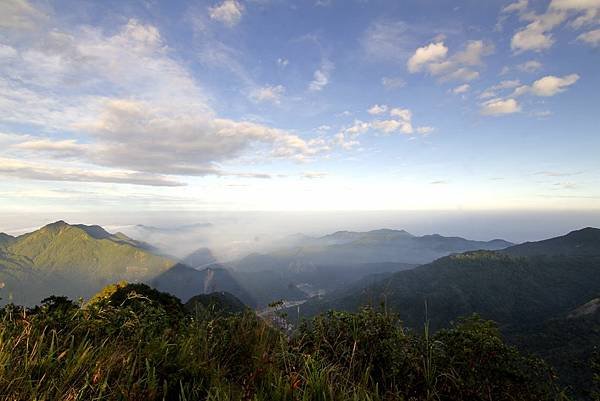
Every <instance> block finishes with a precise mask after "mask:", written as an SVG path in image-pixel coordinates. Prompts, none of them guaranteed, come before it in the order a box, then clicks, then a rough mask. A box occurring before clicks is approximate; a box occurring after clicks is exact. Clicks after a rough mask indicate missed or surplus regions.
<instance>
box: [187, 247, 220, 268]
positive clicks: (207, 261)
mask: <svg viewBox="0 0 600 401" xmlns="http://www.w3.org/2000/svg"><path fill="white" fill-rule="evenodd" d="M181 263H183V264H184V265H186V266H189V267H193V268H194V269H196V268H199V267H205V266H208V265H212V264H213V263H217V259H216V258H215V256H214V255H213V253H212V252H211V250H210V249H208V248H200V249H197V250H195V251H194V252H192V253H191V254H189V255H188V256H186V257H185V258H183V259H182V260H181Z"/></svg>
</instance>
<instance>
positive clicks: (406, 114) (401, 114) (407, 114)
mask: <svg viewBox="0 0 600 401" xmlns="http://www.w3.org/2000/svg"><path fill="white" fill-rule="evenodd" d="M390 116H392V117H398V118H399V119H400V120H402V121H410V120H412V112H411V111H410V110H409V109H403V108H401V107H396V108H393V109H391V110H390Z"/></svg>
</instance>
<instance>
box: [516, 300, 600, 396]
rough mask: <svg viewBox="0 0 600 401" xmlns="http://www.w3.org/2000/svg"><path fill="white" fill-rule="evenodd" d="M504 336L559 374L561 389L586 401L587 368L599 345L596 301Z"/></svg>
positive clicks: (598, 302) (599, 309) (599, 307)
mask: <svg viewBox="0 0 600 401" xmlns="http://www.w3.org/2000/svg"><path fill="white" fill-rule="evenodd" d="M598 293H599V294H600V291H599V292H598ZM505 337H506V338H507V340H508V341H509V342H510V343H512V344H514V345H516V346H517V347H518V348H519V349H521V350H524V351H527V352H530V353H533V354H535V355H537V356H539V357H542V358H543V359H544V360H546V361H547V362H548V363H549V364H550V365H551V366H553V367H554V368H555V369H556V370H557V371H558V372H560V375H559V378H560V381H561V383H562V384H563V385H564V386H568V387H569V389H570V390H571V392H573V393H574V394H575V395H577V396H578V397H581V398H586V399H589V397H590V394H589V392H588V391H585V389H589V388H590V387H591V383H592V372H591V370H590V369H589V367H590V365H591V358H592V355H593V353H594V351H595V350H597V349H598V347H599V346H600V298H595V299H592V300H591V301H589V302H586V303H585V304H583V305H581V306H579V307H577V308H575V309H573V310H571V311H569V312H568V313H565V314H562V315H561V316H557V317H555V318H552V319H548V320H546V321H544V322H541V323H537V324H535V325H533V326H529V327H512V328H510V329H508V330H506V331H505Z"/></svg>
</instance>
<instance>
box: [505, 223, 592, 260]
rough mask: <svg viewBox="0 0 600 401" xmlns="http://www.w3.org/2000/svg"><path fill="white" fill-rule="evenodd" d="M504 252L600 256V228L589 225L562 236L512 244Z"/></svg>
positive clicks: (524, 254)
mask: <svg viewBox="0 0 600 401" xmlns="http://www.w3.org/2000/svg"><path fill="white" fill-rule="evenodd" d="M504 252H505V253H507V254H509V255H513V256H536V255H546V256H554V255H557V256H559V255H562V256H600V229H597V228H592V227H587V228H583V229H581V230H576V231H571V232H570V233H568V234H567V235H563V236H561V237H556V238H550V239H547V240H544V241H537V242H525V243H523V244H519V245H515V246H511V247H510V248H507V249H505V250H504Z"/></svg>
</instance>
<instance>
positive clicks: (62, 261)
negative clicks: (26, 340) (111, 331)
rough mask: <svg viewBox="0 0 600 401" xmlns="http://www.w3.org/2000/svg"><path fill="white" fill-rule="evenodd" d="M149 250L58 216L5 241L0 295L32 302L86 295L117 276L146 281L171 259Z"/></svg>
mask: <svg viewBox="0 0 600 401" xmlns="http://www.w3.org/2000/svg"><path fill="white" fill-rule="evenodd" d="M151 249H152V248H151V247H150V246H149V245H147V244H144V243H141V242H138V241H135V240H133V239H131V238H128V237H127V236H125V235H123V234H114V235H113V234H110V233H108V232H107V231H105V230H104V229H103V228H102V227H100V226H86V225H70V224H67V223H65V222H64V221H58V222H56V223H52V224H49V225H47V226H45V227H42V228H41V229H39V230H37V231H34V232H32V233H28V234H24V235H21V236H19V237H16V238H14V239H9V241H8V242H4V246H3V251H2V253H1V254H0V285H1V284H3V287H4V288H2V289H1V290H0V297H2V298H3V299H4V301H5V302H6V301H12V302H15V303H21V304H26V305H31V304H35V303H37V302H39V301H40V300H41V299H42V298H44V297H46V296H49V295H66V296H69V297H71V298H78V297H88V296H90V295H92V294H94V293H95V292H96V291H98V290H99V289H100V288H102V287H104V286H105V285H106V284H109V283H112V282H116V281H119V280H127V281H131V282H138V281H146V280H149V279H150V278H152V277H154V276H156V275H158V274H160V273H162V272H164V271H166V270H167V269H168V268H169V267H171V266H173V264H174V263H175V262H174V261H173V260H170V259H168V258H164V257H161V256H157V255H154V254H153V253H152V252H151Z"/></svg>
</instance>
